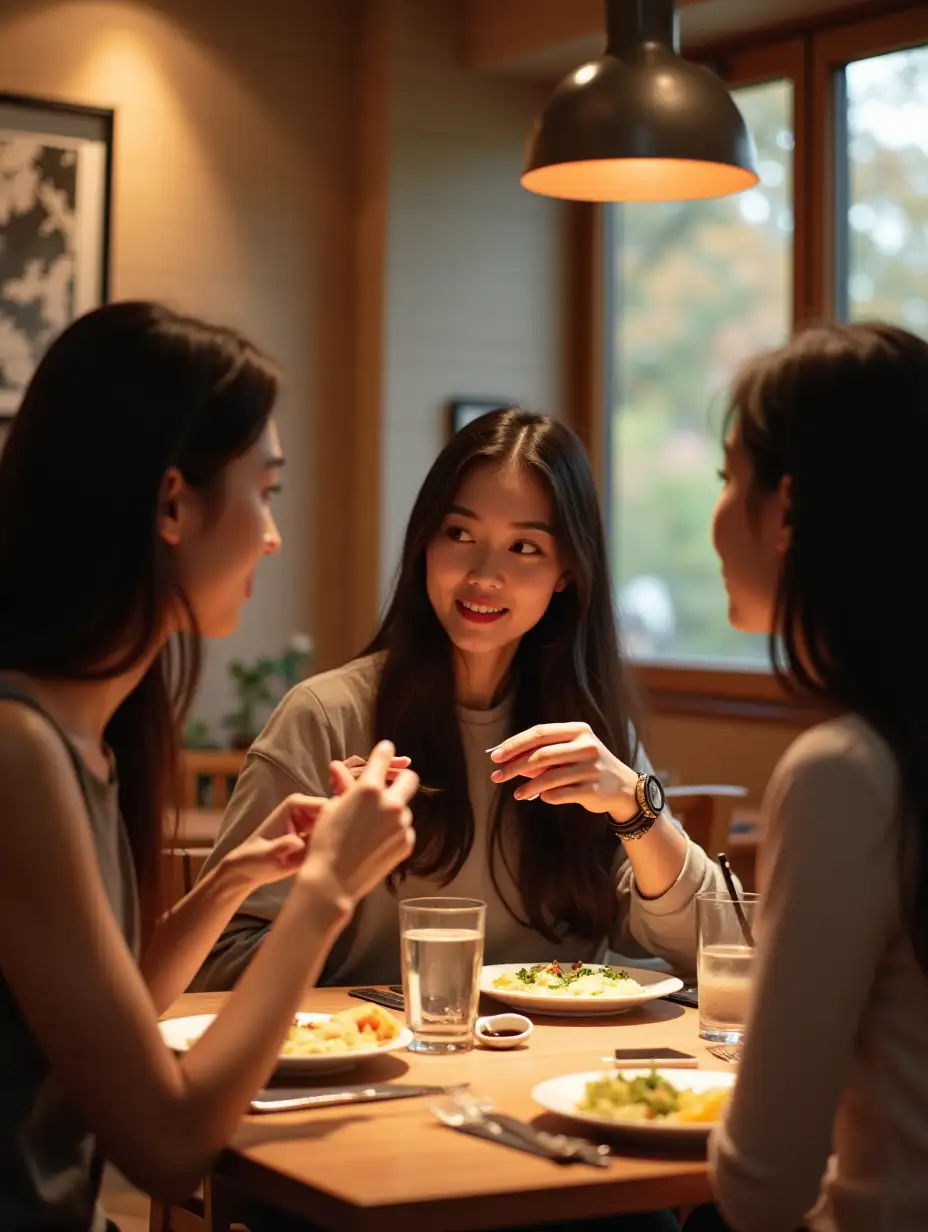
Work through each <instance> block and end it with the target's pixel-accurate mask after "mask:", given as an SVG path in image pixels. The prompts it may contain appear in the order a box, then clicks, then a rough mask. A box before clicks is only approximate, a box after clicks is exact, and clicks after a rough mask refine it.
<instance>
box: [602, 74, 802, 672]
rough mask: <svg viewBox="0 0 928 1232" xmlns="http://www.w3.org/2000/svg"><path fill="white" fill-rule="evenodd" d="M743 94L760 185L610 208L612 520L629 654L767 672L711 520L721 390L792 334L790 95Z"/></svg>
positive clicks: (765, 87)
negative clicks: (730, 600) (731, 600)
mask: <svg viewBox="0 0 928 1232" xmlns="http://www.w3.org/2000/svg"><path fill="white" fill-rule="evenodd" d="M732 92H733V94H734V97H735V99H736V101H737V103H738V105H739V107H740V108H741V111H742V114H743V115H744V117H745V120H746V121H747V123H748V125H749V127H750V129H751V131H752V133H753V135H754V140H755V143H756V145H757V153H758V162H759V169H760V176H761V180H760V184H759V185H758V186H757V187H756V188H753V189H750V190H749V191H748V192H745V193H741V194H739V195H738V196H735V197H728V198H724V199H722V200H717V201H700V202H688V203H682V204H681V203H667V204H660V205H627V206H610V207H608V208H607V219H606V234H607V239H606V252H607V254H608V261H609V266H608V269H607V275H606V282H607V298H608V307H607V314H606V322H607V339H606V352H607V353H606V360H607V370H608V377H607V391H608V393H607V396H608V406H607V414H608V425H607V455H608V456H607V491H608V498H609V499H608V509H609V513H608V519H609V531H610V543H611V550H612V554H613V566H614V574H615V578H616V589H617V595H616V598H617V602H618V607H619V610H620V614H621V618H622V623H623V628H624V631H625V637H626V643H627V650H628V652H629V654H630V655H632V656H633V657H638V658H642V659H651V660H655V659H657V660H670V661H674V662H690V663H693V662H696V663H706V664H710V663H720V662H721V663H726V662H727V663H729V664H738V663H740V664H741V665H748V666H754V667H760V666H762V665H763V666H765V665H766V662H767V647H766V640H765V639H763V638H759V637H758V638H754V637H748V636H746V635H744V634H739V633H737V632H735V631H734V630H733V629H732V628H731V626H730V625H729V623H728V618H727V603H726V597H725V591H724V587H723V585H722V581H721V577H720V574H719V566H718V561H717V558H716V555H715V552H714V550H713V547H712V544H711V542H710V532H709V525H710V519H711V514H712V509H713V506H714V504H715V500H716V498H717V496H718V493H719V489H720V483H719V479H718V473H717V472H718V468H719V464H720V459H721V446H720V442H721V433H722V423H723V416H724V410H725V400H724V395H725V390H726V387H727V385H728V383H729V381H730V379H731V377H732V376H733V374H734V372H735V371H736V369H737V368H738V367H739V366H740V364H741V363H742V362H743V361H744V360H745V359H747V358H748V357H749V356H751V355H753V354H755V353H756V352H758V351H759V350H762V349H764V348H767V347H770V346H776V345H777V344H779V343H781V342H782V341H784V340H785V339H786V337H787V336H788V335H789V332H790V329H791V325H792V319H793V299H794V291H793V263H794V248H793V231H794V201H793V180H794V177H793V146H794V134H793V102H794V87H793V83H792V81H791V80H789V79H779V80H768V81H764V82H762V83H760V84H754V85H746V86H743V87H741V88H737V89H734V90H733V91H732Z"/></svg>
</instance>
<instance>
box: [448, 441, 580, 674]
mask: <svg viewBox="0 0 928 1232" xmlns="http://www.w3.org/2000/svg"><path fill="white" fill-rule="evenodd" d="M426 579H427V587H428V596H429V602H430V603H431V604H432V608H433V609H434V611H435V615H436V616H437V617H438V619H439V620H440V621H441V624H442V627H443V628H444V630H445V632H446V633H447V634H448V637H449V638H450V639H451V641H452V643H453V644H454V646H455V647H456V648H457V649H458V650H460V651H464V652H469V653H472V654H481V653H498V652H499V651H501V650H504V649H505V648H507V647H510V648H511V649H512V650H514V649H515V647H516V646H517V645H518V643H519V640H520V639H521V638H522V637H523V636H524V634H526V633H527V632H528V631H529V629H531V628H533V627H534V626H535V625H536V624H537V623H538V622H539V620H541V618H542V616H544V614H545V612H546V611H547V608H548V604H549V603H550V601H551V596H552V595H553V594H554V593H555V591H558V590H562V589H563V588H564V586H565V584H566V579H565V576H564V564H563V562H562V560H561V553H560V551H559V549H558V545H557V542H556V541H555V538H554V530H553V525H552V511H551V502H550V500H549V498H548V494H547V492H546V491H545V490H544V488H543V487H542V485H541V483H539V481H538V480H537V479H536V478H535V477H534V476H533V475H531V474H530V473H528V472H527V471H525V470H523V469H522V468H521V467H519V466H513V465H508V466H496V465H493V464H490V463H487V464H484V465H482V466H477V467H475V468H474V469H473V470H472V471H471V472H470V473H469V474H468V476H467V477H466V479H465V480H464V482H463V483H462V484H461V487H460V488H459V490H458V492H457V493H456V495H455V498H454V504H453V505H452V506H451V508H450V509H448V510H447V512H446V514H445V517H444V520H443V521H442V525H441V529H440V530H439V532H438V534H437V535H436V536H435V538H434V539H433V540H432V542H431V543H430V544H429V546H428V549H427V551H426Z"/></svg>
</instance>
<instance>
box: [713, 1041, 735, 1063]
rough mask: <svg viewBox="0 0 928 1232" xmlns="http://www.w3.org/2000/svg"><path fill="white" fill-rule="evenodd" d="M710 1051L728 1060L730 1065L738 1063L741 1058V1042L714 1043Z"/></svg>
mask: <svg viewBox="0 0 928 1232" xmlns="http://www.w3.org/2000/svg"><path fill="white" fill-rule="evenodd" d="M709 1051H710V1052H711V1053H712V1055H713V1056H714V1057H718V1059H719V1060H720V1061H727V1062H728V1063H729V1064H730V1065H736V1064H737V1063H738V1062H739V1061H740V1060H741V1045H740V1044H714V1045H713V1046H712V1047H711V1048H710V1049H709Z"/></svg>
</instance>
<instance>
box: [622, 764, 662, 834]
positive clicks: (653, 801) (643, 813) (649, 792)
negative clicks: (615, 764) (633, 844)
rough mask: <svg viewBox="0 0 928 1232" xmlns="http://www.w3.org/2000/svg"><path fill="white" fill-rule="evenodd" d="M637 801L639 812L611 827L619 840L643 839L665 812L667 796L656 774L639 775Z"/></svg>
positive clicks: (636, 786) (636, 789)
mask: <svg viewBox="0 0 928 1232" xmlns="http://www.w3.org/2000/svg"><path fill="white" fill-rule="evenodd" d="M635 799H636V800H637V801H638V812H637V813H636V814H635V816H634V817H630V818H629V819H628V821H613V820H612V818H610V819H609V825H610V827H611V828H612V832H613V834H615V835H616V837H617V838H621V839H625V840H626V841H627V840H628V839H633V838H642V837H643V836H644V835H645V834H647V832H648V831H649V830H650V829H651V827H652V826H653V825H654V823H655V821H657V819H658V817H660V815H661V813H662V812H663V811H664V805H665V803H666V796H665V795H664V789H663V787H662V786H661V781H660V779H659V778H658V777H657V775H654V774H639V775H638V782H637V783H636V784H635Z"/></svg>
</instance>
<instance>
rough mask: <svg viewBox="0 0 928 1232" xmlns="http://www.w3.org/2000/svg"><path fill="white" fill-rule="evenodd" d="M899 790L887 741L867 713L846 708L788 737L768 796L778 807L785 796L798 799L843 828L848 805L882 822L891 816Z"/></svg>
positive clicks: (886, 823) (855, 810)
mask: <svg viewBox="0 0 928 1232" xmlns="http://www.w3.org/2000/svg"><path fill="white" fill-rule="evenodd" d="M898 793H899V768H898V765H897V762H896V758H895V755H894V754H893V751H892V749H891V748H890V746H889V744H888V743H887V742H886V740H885V739H884V738H883V737H882V736H881V735H880V734H879V732H877V731H876V729H875V728H874V727H873V726H872V725H871V724H870V723H868V722H867V720H866V719H864V718H862V717H861V716H860V715H858V714H850V713H849V714H843V715H840V716H838V717H836V718H833V719H828V720H826V721H825V722H823V723H817V724H816V725H815V726H814V727H810V728H809V729H808V730H807V731H804V732H803V733H802V734H801V735H800V736H798V737H797V738H796V739H795V740H794V741H793V743H792V744H791V745H790V746H789V748H788V749H787V750H786V752H785V753H784V754H783V756H782V757H781V758H780V761H779V762H778V763H777V766H776V769H775V770H774V772H773V775H772V776H771V780H770V785H769V788H768V802H769V803H770V804H771V805H772V806H773V809H774V811H777V807H776V806H777V805H782V803H783V802H784V801H786V800H793V801H797V802H799V803H801V804H802V805H804V806H806V807H808V808H813V809H815V810H816V811H818V812H820V814H821V816H822V818H828V817H831V818H834V819H835V822H836V824H838V825H839V826H841V827H842V828H844V827H846V825H847V812H848V811H851V812H852V813H854V814H858V815H860V816H861V817H862V818H868V819H870V820H871V821H873V822H876V821H877V820H879V822H880V825H881V828H882V826H884V825H888V824H891V822H892V820H893V819H894V818H895V815H896V804H897V801H898ZM839 814H843V816H841V817H840V818H839V816H838V815H839Z"/></svg>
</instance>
